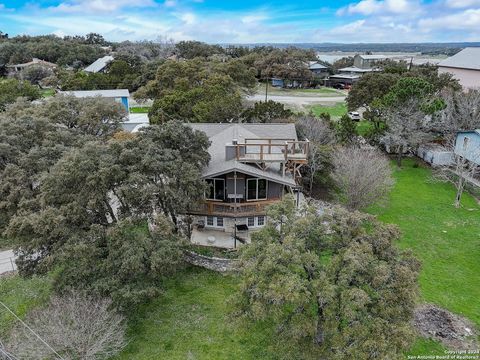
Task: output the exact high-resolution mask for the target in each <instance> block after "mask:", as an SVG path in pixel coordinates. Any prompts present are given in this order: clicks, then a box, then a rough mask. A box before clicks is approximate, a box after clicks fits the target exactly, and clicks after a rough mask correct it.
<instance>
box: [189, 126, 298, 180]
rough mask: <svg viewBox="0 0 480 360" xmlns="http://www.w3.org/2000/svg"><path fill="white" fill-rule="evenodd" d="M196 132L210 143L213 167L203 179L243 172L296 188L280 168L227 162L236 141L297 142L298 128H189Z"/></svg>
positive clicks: (211, 164) (291, 178) (211, 166)
mask: <svg viewBox="0 0 480 360" xmlns="http://www.w3.org/2000/svg"><path fill="white" fill-rule="evenodd" d="M188 125H189V126H191V127H192V128H193V129H195V130H199V131H203V132H205V134H207V136H208V138H209V139H210V142H211V144H210V147H209V149H208V152H209V153H210V157H211V159H210V163H209V164H208V166H207V167H206V168H205V169H204V170H203V172H202V176H203V177H210V176H216V175H221V174H225V173H228V172H231V171H234V170H236V171H239V172H242V173H245V174H248V175H252V176H258V177H263V178H266V179H269V180H272V181H275V182H278V183H281V184H285V185H290V186H296V183H295V181H294V179H293V177H292V176H291V175H290V174H286V175H285V176H282V172H281V171H280V164H275V163H274V164H271V166H270V167H269V168H268V169H267V170H262V169H260V168H259V167H258V166H256V165H254V164H245V163H241V162H239V161H237V160H236V159H231V160H226V148H225V147H226V145H231V144H232V141H233V140H234V139H236V140H237V141H238V143H240V144H241V143H244V141H245V139H255V138H271V139H275V138H277V139H295V140H296V139H297V133H296V131H295V125H294V124H237V123H234V124H198V123H196V124H188Z"/></svg>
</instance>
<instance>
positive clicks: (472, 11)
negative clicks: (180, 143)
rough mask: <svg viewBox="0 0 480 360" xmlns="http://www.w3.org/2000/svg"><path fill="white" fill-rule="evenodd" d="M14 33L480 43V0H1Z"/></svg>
mask: <svg viewBox="0 0 480 360" xmlns="http://www.w3.org/2000/svg"><path fill="white" fill-rule="evenodd" d="M0 31H3V32H6V33H9V34H11V35H17V34H48V33H54V34H57V35H60V36H62V35H73V34H86V33H88V32H98V33H100V34H102V35H104V36H105V38H107V39H108V40H113V41H118V40H127V39H129V40H142V39H148V40H156V39H158V38H169V39H173V40H176V41H179V40H191V39H195V40H201V41H206V42H210V43H217V42H218V43H258V42H340V43H350V42H446V41H480V0H428V1H427V0H423V1H422V0H357V1H355V0H338V1H333V0H332V1H319V0H317V1H313V0H312V1H302V0H299V1H291V0H277V1H265V2H259V1H251V0H243V1H231V0H223V1H222V0H39V1H31V0H28V1H26V0H0Z"/></svg>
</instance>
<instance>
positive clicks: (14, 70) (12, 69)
mask: <svg viewBox="0 0 480 360" xmlns="http://www.w3.org/2000/svg"><path fill="white" fill-rule="evenodd" d="M34 65H36V66H44V67H48V68H50V69H55V68H56V67H57V64H54V63H51V62H48V61H45V60H41V59H37V58H33V59H32V61H29V62H27V63H24V64H15V65H7V66H6V68H7V73H8V76H14V75H16V74H18V73H19V72H20V71H22V70H23V69H25V68H28V67H30V66H34Z"/></svg>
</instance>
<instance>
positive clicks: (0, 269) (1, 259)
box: [0, 250, 17, 274]
mask: <svg viewBox="0 0 480 360" xmlns="http://www.w3.org/2000/svg"><path fill="white" fill-rule="evenodd" d="M15 270H17V265H16V264H15V255H14V253H13V251H12V250H7V251H0V274H3V273H6V272H9V271H15Z"/></svg>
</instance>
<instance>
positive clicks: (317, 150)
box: [296, 116, 335, 194]
mask: <svg viewBox="0 0 480 360" xmlns="http://www.w3.org/2000/svg"><path fill="white" fill-rule="evenodd" d="M296 128H297V132H298V134H299V136H300V138H302V139H308V140H309V141H310V146H309V148H308V149H309V153H308V165H307V166H306V167H305V171H304V174H303V179H304V180H307V182H308V184H306V186H308V192H309V194H312V190H313V185H314V182H315V181H314V180H315V176H316V175H317V174H318V173H319V172H320V171H323V170H326V169H327V168H329V166H328V164H329V163H330V159H329V152H330V151H329V146H330V145H332V144H333V143H334V141H335V131H334V130H333V129H332V128H331V126H330V124H329V123H328V119H317V118H315V117H312V116H301V117H300V118H298V119H297V122H296Z"/></svg>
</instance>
